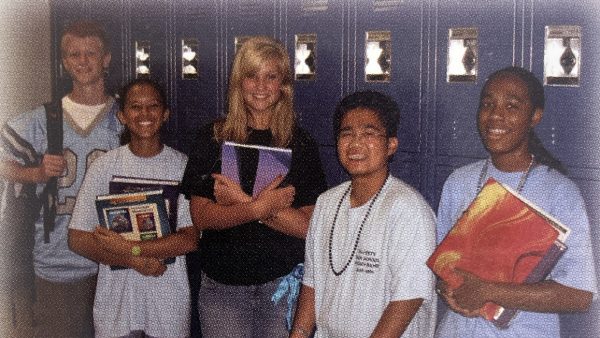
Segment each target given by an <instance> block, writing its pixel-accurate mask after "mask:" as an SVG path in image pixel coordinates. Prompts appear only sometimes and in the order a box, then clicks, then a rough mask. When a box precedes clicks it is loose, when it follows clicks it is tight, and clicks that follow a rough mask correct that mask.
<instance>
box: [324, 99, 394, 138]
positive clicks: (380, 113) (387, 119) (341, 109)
mask: <svg viewBox="0 0 600 338" xmlns="http://www.w3.org/2000/svg"><path fill="white" fill-rule="evenodd" d="M356 108H366V109H369V110H372V111H373V112H375V114H377V117H378V118H379V120H380V121H381V123H382V124H383V126H384V127H385V133H386V136H387V137H388V138H389V137H396V135H397V134H398V125H399V123H400V108H399V107H398V104H397V103H396V101H394V100H393V99H392V98H391V97H389V96H387V95H385V94H382V93H380V92H376V91H371V90H367V91H361V92H355V93H353V94H350V95H348V96H346V97H345V98H343V99H342V101H340V103H339V104H338V106H337V108H336V110H335V113H334V115H333V133H334V135H335V137H336V139H337V137H338V136H339V133H340V127H341V124H342V119H343V118H344V116H346V113H348V112H349V111H351V110H353V109H356Z"/></svg>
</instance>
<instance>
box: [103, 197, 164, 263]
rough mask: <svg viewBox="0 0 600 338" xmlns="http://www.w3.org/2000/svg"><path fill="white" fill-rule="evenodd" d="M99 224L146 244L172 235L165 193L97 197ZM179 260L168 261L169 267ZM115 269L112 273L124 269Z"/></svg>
mask: <svg viewBox="0 0 600 338" xmlns="http://www.w3.org/2000/svg"><path fill="white" fill-rule="evenodd" d="M96 211H97V212H98V221H99V222H100V224H101V225H103V226H104V227H106V228H108V229H110V230H113V231H115V232H117V233H119V234H120V235H121V236H123V237H124V238H125V239H127V240H131V241H145V240H151V239H156V238H160V237H163V236H166V235H168V234H169V233H171V228H170V226H169V218H168V216H167V207H166V204H165V197H164V195H163V191H162V190H150V191H140V192H136V193H124V194H109V195H100V196H98V197H96ZM174 261H175V258H168V259H165V260H164V263H165V264H169V263H172V262H174ZM124 268H125V267H122V266H111V269H112V270H120V269H124Z"/></svg>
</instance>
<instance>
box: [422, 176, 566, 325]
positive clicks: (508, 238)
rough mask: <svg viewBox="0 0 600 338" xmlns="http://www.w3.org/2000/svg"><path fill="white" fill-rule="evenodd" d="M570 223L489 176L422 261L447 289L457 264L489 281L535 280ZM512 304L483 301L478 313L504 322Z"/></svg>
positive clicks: (555, 254) (454, 281)
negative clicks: (434, 248) (564, 222)
mask: <svg viewBox="0 0 600 338" xmlns="http://www.w3.org/2000/svg"><path fill="white" fill-rule="evenodd" d="M570 231H571V230H570V229H569V228H568V227H566V226H565V225H564V224H562V223H561V222H560V221H558V220H557V219H555V218H554V217H552V216H550V215H549V214H547V213H546V212H545V211H543V210H541V209H540V208H539V207H537V206H536V205H535V204H533V203H532V202H530V201H528V200H527V199H525V198H524V197H522V196H521V195H519V194H518V193H517V192H515V191H514V190H512V189H511V188H510V187H508V186H506V185H504V184H501V183H499V182H497V181H495V180H494V179H493V178H490V179H489V180H488V181H487V182H486V184H485V185H484V186H483V188H482V189H481V191H480V192H479V194H478V195H477V196H476V197H475V199H474V200H473V202H471V204H470V205H469V206H468V207H467V209H466V210H465V211H464V212H463V214H462V215H461V217H460V218H459V219H458V220H457V221H456V223H455V224H454V226H453V227H452V229H451V230H450V232H449V233H448V234H447V235H446V237H445V238H444V239H443V240H442V242H441V243H440V244H439V245H438V247H437V248H436V250H435V251H434V252H433V254H432V255H431V257H429V259H428V261H427V266H429V268H430V269H431V270H432V271H433V272H434V273H435V274H436V275H437V276H438V277H440V278H441V279H442V280H444V281H445V282H446V283H448V286H449V287H450V288H451V289H455V288H458V287H459V286H460V285H461V284H462V279H461V277H460V276H458V275H457V274H456V273H455V272H454V268H460V269H462V270H465V271H468V272H470V273H473V274H475V275H476V276H478V277H479V278H482V279H484V280H488V281H494V282H510V283H519V284H521V283H536V282H539V281H541V280H543V279H545V278H546V276H547V275H548V274H549V273H550V271H552V269H553V268H554V266H555V265H556V262H557V261H558V259H559V258H560V257H561V255H562V254H563V252H564V251H565V250H566V249H567V247H566V245H565V240H566V239H567V237H568V236H569V233H570ZM516 313H517V310H514V309H505V308H503V307H501V306H499V305H497V304H494V303H486V304H485V305H484V306H483V308H481V309H480V314H481V315H482V316H483V317H484V318H486V319H487V320H489V321H491V322H493V323H494V324H495V325H496V326H497V327H500V328H506V327H508V326H509V325H510V320H511V319H512V318H513V317H514V316H515V315H516Z"/></svg>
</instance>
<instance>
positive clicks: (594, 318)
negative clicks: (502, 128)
mask: <svg viewBox="0 0 600 338" xmlns="http://www.w3.org/2000/svg"><path fill="white" fill-rule="evenodd" d="M599 10H600V4H599V3H598V2H597V1H594V0H584V1H577V2H573V1H567V2H564V1H557V0H544V1H541V0H536V1H534V2H533V7H532V14H531V17H532V22H533V25H532V32H533V33H532V45H531V54H532V66H533V71H534V73H535V74H536V75H537V76H539V77H540V78H541V77H542V76H543V74H544V39H545V33H544V30H545V27H546V26H564V25H575V26H580V27H581V54H580V56H581V58H580V59H579V61H580V65H581V72H580V81H579V85H578V86H575V87H571V86H555V85H547V86H545V88H544V89H545V94H546V107H545V110H544V118H543V120H542V123H541V124H540V126H539V127H538V128H537V129H538V135H539V136H540V138H541V139H542V140H543V141H544V145H545V146H546V148H547V149H548V150H549V151H551V152H552V153H553V154H554V155H555V156H556V157H557V158H559V159H560V160H561V161H562V162H563V164H564V165H566V166H567V167H568V170H569V176H570V177H571V178H573V179H574V180H575V182H576V183H577V184H578V186H579V188H580V189H581V191H582V194H583V197H584V199H585V201H586V207H587V211H588V216H589V219H590V224H591V231H592V245H593V249H594V254H595V257H596V260H595V266H596V276H597V278H596V279H597V280H600V260H598V257H600V240H599V239H600V228H599V227H598V224H599V222H600V148H599V147H598V144H600V122H599V121H600V98H599V96H598V88H600V58H598V51H599V50H600V21H598V11H599ZM567 243H568V242H567ZM599 316H600V304H599V303H598V302H597V301H595V302H593V303H592V308H591V309H590V310H589V311H588V312H586V313H581V314H569V315H567V314H564V315H561V337H597V336H599V335H600V324H599V323H598V317H599Z"/></svg>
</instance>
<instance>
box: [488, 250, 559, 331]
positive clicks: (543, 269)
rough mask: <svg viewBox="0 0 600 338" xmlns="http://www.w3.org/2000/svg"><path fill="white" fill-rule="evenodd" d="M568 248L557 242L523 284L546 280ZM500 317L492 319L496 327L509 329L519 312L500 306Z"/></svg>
mask: <svg viewBox="0 0 600 338" xmlns="http://www.w3.org/2000/svg"><path fill="white" fill-rule="evenodd" d="M566 249H567V247H566V246H565V245H564V244H562V243H560V242H558V241H556V242H554V245H552V246H550V248H548V251H546V254H545V255H544V256H543V257H542V259H541V260H540V261H539V262H538V264H537V265H536V266H535V268H534V269H533V270H532V271H531V272H530V273H529V275H528V276H527V278H526V279H525V281H524V282H523V283H525V284H533V283H537V282H539V281H542V280H544V279H545V278H546V277H547V276H548V274H550V272H551V271H552V269H553V268H554V266H555V265H556V263H557V262H558V260H559V259H560V257H561V256H562V254H563V253H564V252H565V250H566ZM498 307H499V309H498V311H497V312H498V313H499V315H498V316H496V317H495V318H493V319H492V323H494V325H496V327H498V328H501V329H502V328H507V327H508V326H509V324H510V321H511V320H512V319H513V318H514V317H515V316H516V314H517V312H518V310H515V309H506V308H502V307H500V306H498Z"/></svg>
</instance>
